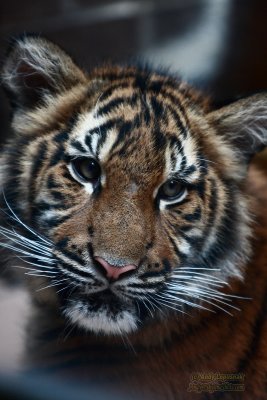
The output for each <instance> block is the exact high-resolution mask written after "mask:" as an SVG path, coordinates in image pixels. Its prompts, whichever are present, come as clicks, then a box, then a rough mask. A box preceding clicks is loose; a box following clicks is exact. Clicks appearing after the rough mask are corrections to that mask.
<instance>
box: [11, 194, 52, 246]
mask: <svg viewBox="0 0 267 400" xmlns="http://www.w3.org/2000/svg"><path fill="white" fill-rule="evenodd" d="M3 197H4V200H5V203H6V205H7V207H8V209H9V211H10V212H11V214H12V215H13V217H14V218H15V220H16V221H17V222H19V223H20V224H21V225H22V226H23V227H24V228H25V229H27V230H28V231H29V232H31V233H32V234H33V235H34V236H37V237H38V238H39V239H40V240H41V241H43V242H45V243H47V244H48V245H51V242H49V241H48V240H47V239H45V238H44V237H43V236H41V235H39V234H38V233H37V232H35V231H34V230H33V229H31V228H30V227H29V226H28V225H26V224H25V223H24V222H22V221H21V219H20V218H19V217H18V216H17V215H16V214H15V212H14V211H13V210H12V208H11V207H10V205H9V203H8V201H7V199H6V196H5V193H4V191H3Z"/></svg>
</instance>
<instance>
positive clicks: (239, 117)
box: [208, 93, 267, 163]
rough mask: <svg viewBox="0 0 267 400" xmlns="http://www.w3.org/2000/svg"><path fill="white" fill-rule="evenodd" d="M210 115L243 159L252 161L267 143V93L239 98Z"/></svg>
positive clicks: (213, 122)
mask: <svg viewBox="0 0 267 400" xmlns="http://www.w3.org/2000/svg"><path fill="white" fill-rule="evenodd" d="M208 117H209V119H210V121H211V122H212V124H214V125H215V128H216V131H217V133H218V134H219V135H221V136H222V137H223V138H224V139H225V141H226V142H228V143H230V144H231V145H232V147H233V150H234V152H235V153H236V154H237V157H238V160H239V161H241V162H244V163H248V162H249V161H250V159H251V158H252V157H253V155H254V154H256V153H258V152H260V151H261V150H263V148H264V147H265V146H267V93H262V94H257V95H254V96H251V97H248V98H246V99H243V100H239V101H236V102H235V103H233V104H230V105H228V106H226V107H223V108H221V109H219V110H216V111H213V112H211V113H209V114H208Z"/></svg>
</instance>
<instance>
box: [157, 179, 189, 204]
mask: <svg viewBox="0 0 267 400" xmlns="http://www.w3.org/2000/svg"><path fill="white" fill-rule="evenodd" d="M184 191H185V187H184V185H183V184H182V183H180V182H179V181H177V180H176V179H169V180H168V181H166V182H165V183H164V184H163V185H162V186H161V188H160V189H159V196H160V198H161V199H163V200H175V199H178V198H179V197H180V196H182V194H183V193H184Z"/></svg>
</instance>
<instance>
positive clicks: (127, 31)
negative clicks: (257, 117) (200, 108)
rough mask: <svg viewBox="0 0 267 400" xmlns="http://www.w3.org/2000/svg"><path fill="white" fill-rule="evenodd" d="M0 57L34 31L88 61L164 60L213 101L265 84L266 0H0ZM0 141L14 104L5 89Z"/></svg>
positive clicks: (157, 62)
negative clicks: (12, 43)
mask: <svg viewBox="0 0 267 400" xmlns="http://www.w3.org/2000/svg"><path fill="white" fill-rule="evenodd" d="M0 3H1V4H0V18H1V23H0V60H1V61H2V60H3V57H4V54H5V51H6V49H7V47H8V44H9V40H10V38H12V37H16V36H17V35H19V34H22V33H24V32H35V33H38V34H40V35H44V36H46V37H47V38H49V39H51V40H53V41H55V42H56V43H58V44H59V45H61V46H62V47H63V48H65V49H66V50H67V51H68V52H70V53H71V54H72V56H73V57H74V58H75V59H76V60H77V62H78V63H80V64H81V65H82V66H83V67H84V68H86V69H87V68H89V69H90V68H91V67H92V66H95V65H98V64H101V62H103V61H113V62H124V61H126V60H131V59H136V58H138V59H142V60H146V61H150V62H151V63H152V65H155V66H161V65H163V66H167V67H170V69H171V70H172V71H177V72H178V73H180V74H181V75H182V76H183V77H184V78H185V79H186V80H188V81H189V82H192V83H193V84H195V85H196V86H197V87H199V88H200V89H202V90H204V91H205V92H207V93H208V94H210V95H211V96H212V98H213V99H214V103H215V104H216V105H221V104H225V103H227V102H230V101H232V100H234V99H235V98H236V97H239V96H242V95H248V94H250V93H254V92H256V91H259V90H263V89H267V24H266V20H267V2H266V0H139V1H138V0H137V1H131V0H128V1H127V0H124V1H123V0H121V1H120V0H117V1H114V0H23V1H19V0H6V1H4V0H1V1H0ZM0 105H1V107H0V119H1V128H0V143H1V142H2V141H3V139H4V138H5V137H6V136H7V135H8V125H9V119H8V116H9V109H8V104H7V101H6V99H5V97H4V95H3V93H2V92H1V93H0Z"/></svg>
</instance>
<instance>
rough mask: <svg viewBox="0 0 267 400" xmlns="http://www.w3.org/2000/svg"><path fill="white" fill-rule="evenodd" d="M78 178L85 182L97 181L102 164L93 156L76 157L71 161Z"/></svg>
mask: <svg viewBox="0 0 267 400" xmlns="http://www.w3.org/2000/svg"><path fill="white" fill-rule="evenodd" d="M71 165H72V168H73V171H74V173H75V174H76V175H77V178H78V179H80V180H82V181H83V182H93V183H94V182H96V181H97V180H98V179H99V177H100V175H101V168H100V165H99V164H98V162H97V161H96V160H94V159H93V158H91V157H79V158H75V159H74V160H72V162H71Z"/></svg>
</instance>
